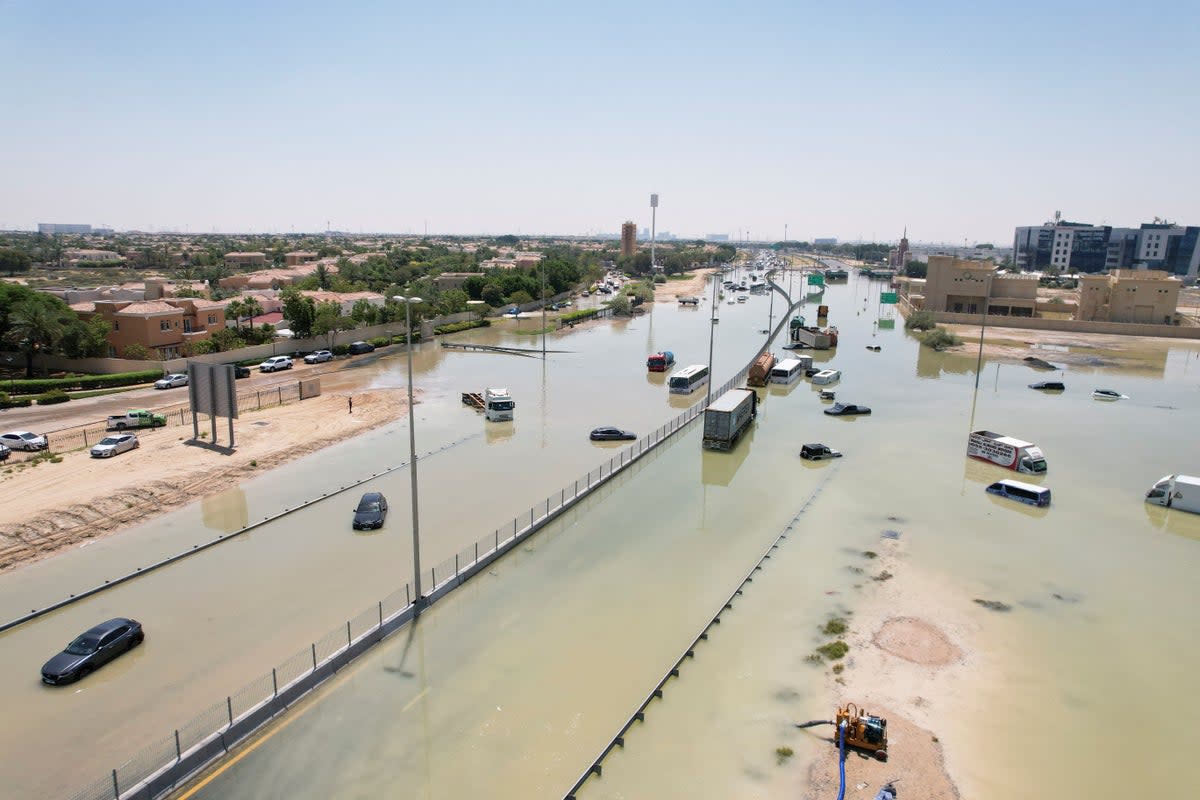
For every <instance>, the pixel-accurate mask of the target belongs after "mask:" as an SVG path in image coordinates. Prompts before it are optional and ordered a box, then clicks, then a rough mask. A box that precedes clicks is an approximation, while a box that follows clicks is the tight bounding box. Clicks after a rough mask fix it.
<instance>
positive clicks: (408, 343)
mask: <svg viewBox="0 0 1200 800" xmlns="http://www.w3.org/2000/svg"><path fill="white" fill-rule="evenodd" d="M392 299H393V300H395V301H397V302H400V303H404V323H405V331H406V333H405V335H404V349H405V350H406V351H407V352H408V474H409V477H410V478H411V479H412V535H413V592H414V599H413V608H414V610H415V611H417V612H419V611H420V610H421V605H422V602H421V601H422V599H423V598H422V597H421V533H420V531H421V527H420V517H419V515H418V514H417V428H416V424H417V423H416V420H415V419H414V417H415V416H416V415H415V407H414V405H413V362H412V306H413V303H420V302H422V300H421V298H419V297H405V296H404V295H394V296H393V297H392Z"/></svg>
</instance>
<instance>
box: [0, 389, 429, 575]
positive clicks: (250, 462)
mask: <svg viewBox="0 0 1200 800" xmlns="http://www.w3.org/2000/svg"><path fill="white" fill-rule="evenodd" d="M348 400H349V398H348V397H347V395H345V394H329V395H322V396H321V397H316V398H313V399H311V400H305V401H303V402H298V403H293V404H291V405H286V406H280V407H276V408H271V409H264V410H263V411H256V412H251V413H248V414H244V415H243V416H242V417H241V418H240V419H238V420H237V421H235V423H234V425H235V434H236V437H237V449H236V450H234V451H233V452H232V453H223V452H216V451H214V450H212V449H207V448H205V447H197V446H190V445H188V444H185V439H186V438H190V435H191V431H190V430H188V429H186V428H165V429H158V430H155V431H147V432H145V433H144V434H143V435H142V436H141V446H140V447H139V448H138V449H136V450H133V451H130V452H126V453H122V454H120V455H118V456H114V457H113V458H108V459H96V458H91V457H90V456H89V454H88V451H87V450H77V451H74V452H70V453H63V454H61V461H59V462H54V461H52V460H50V459H48V458H44V459H37V460H35V461H29V462H25V463H23V464H20V465H16V464H10V465H6V466H5V467H3V468H2V469H0V494H2V495H3V497H4V502H3V503H2V504H0V571H2V570H8V569H12V568H14V567H16V566H18V565H21V564H24V563H28V562H30V561H34V560H36V559H40V558H44V557H46V556H48V555H50V554H53V553H55V552H57V551H59V550H61V549H64V548H67V547H72V546H74V545H77V544H79V543H81V542H83V541H85V540H87V539H91V538H94V537H96V536H103V535H107V534H111V533H113V532H115V531H118V530H121V529H123V528H126V527H128V526H130V525H133V524H134V523H137V522H142V521H144V520H146V519H149V518H151V517H154V516H157V515H159V514H162V513H164V512H166V511H169V510H171V509H173V508H177V507H179V506H182V505H185V504H187V503H190V502H192V501H194V500H198V499H200V498H202V497H206V496H209V495H212V494H216V493H218V492H221V491H224V490H225V489H228V488H230V487H232V486H235V485H237V484H238V483H240V482H242V481H244V480H248V479H250V478H252V477H253V476H254V475H255V474H256V473H259V472H262V471H264V470H269V469H271V468H273V467H276V466H279V465H280V464H283V463H285V462H287V461H291V460H293V459H296V458H299V457H300V456H303V455H306V454H308V453H311V452H313V451H314V450H319V449H321V448H323V447H327V446H329V445H331V444H334V443H336V442H339V441H343V440H345V439H348V438H350V437H352V436H356V435H358V434H361V433H364V432H366V431H368V430H371V429H372V428H376V427H379V426H380V425H384V424H386V423H388V422H392V421H394V420H396V419H401V418H403V417H404V415H405V414H406V413H407V411H408V409H407V406H408V403H407V399H406V397H405V394H404V392H401V391H399V390H373V391H365V392H355V393H354V394H353V400H354V406H353V413H351V412H350V406H349V402H348ZM226 430H227V428H226V427H225V423H223V422H222V424H221V425H220V426H219V427H218V434H219V435H220V436H222V437H223V436H224V435H225V431H226Z"/></svg>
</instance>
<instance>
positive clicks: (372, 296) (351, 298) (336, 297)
mask: <svg viewBox="0 0 1200 800" xmlns="http://www.w3.org/2000/svg"><path fill="white" fill-rule="evenodd" d="M300 294H301V295H303V296H304V297H308V298H310V299H312V301H313V302H314V303H316V304H318V305H320V304H321V303H337V305H338V307H339V308H341V309H342V315H343V316H350V312H351V311H353V310H354V305H355V303H357V302H358V301H359V300H366V301H367V302H368V303H370V304H371V305H373V306H375V307H376V308H383V306H384V303H385V301H384V297H383V295H381V294H378V293H377V292H321V291H313V292H301V293H300Z"/></svg>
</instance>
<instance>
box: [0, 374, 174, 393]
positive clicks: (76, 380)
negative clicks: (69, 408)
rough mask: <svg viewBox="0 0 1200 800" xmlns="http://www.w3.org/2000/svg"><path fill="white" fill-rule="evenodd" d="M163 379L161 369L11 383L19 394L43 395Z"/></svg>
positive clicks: (36, 379)
mask: <svg viewBox="0 0 1200 800" xmlns="http://www.w3.org/2000/svg"><path fill="white" fill-rule="evenodd" d="M161 377H162V370H161V369H151V370H143V371H141V372H118V373H116V374H114V375H80V376H75V377H71V378H34V379H28V380H19V381H11V382H10V381H5V384H6V385H8V384H10V383H11V386H12V388H13V390H14V391H15V392H16V393H17V394H41V393H43V392H48V391H50V390H51V389H62V390H63V391H70V390H71V389H113V388H116V387H118V386H133V385H134V384H138V383H150V382H152V381H156V380H158V379H159V378H161Z"/></svg>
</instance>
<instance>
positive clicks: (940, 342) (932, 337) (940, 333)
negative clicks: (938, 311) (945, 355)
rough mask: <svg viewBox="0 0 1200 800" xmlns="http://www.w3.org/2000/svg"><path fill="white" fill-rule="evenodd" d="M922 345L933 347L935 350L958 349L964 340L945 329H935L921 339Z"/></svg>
mask: <svg viewBox="0 0 1200 800" xmlns="http://www.w3.org/2000/svg"><path fill="white" fill-rule="evenodd" d="M921 344H923V345H925V346H926V347H932V348H933V349H934V350H945V349H946V348H947V347H957V346H958V345H960V344H962V339H960V338H958V337H957V336H956V335H954V334H953V333H951V332H950V331H948V330H946V329H945V328H934V329H933V330H931V331H929V332H928V333H926V334H925V335H924V336H923V337H921Z"/></svg>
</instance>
